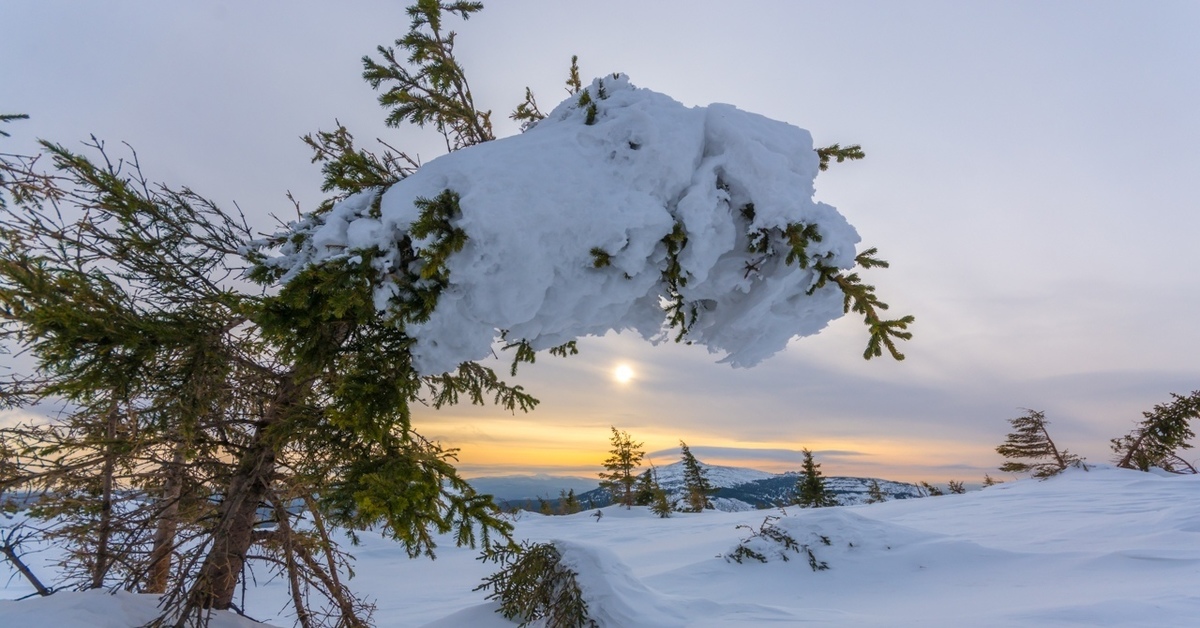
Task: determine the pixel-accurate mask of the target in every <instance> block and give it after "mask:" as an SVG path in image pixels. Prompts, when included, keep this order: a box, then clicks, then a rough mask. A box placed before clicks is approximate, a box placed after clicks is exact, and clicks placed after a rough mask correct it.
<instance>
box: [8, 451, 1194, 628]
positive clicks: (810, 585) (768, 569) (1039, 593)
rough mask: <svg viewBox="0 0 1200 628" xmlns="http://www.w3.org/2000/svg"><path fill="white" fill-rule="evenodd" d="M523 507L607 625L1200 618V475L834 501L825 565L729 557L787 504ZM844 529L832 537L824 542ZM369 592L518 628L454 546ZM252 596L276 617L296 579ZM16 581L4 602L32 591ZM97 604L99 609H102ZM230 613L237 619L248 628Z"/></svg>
mask: <svg viewBox="0 0 1200 628" xmlns="http://www.w3.org/2000/svg"><path fill="white" fill-rule="evenodd" d="M603 512H604V515H603V517H601V518H600V519H597V518H596V517H595V516H593V513H588V512H585V513H580V514H577V515H572V516H566V517H545V516H540V515H534V514H522V515H521V516H520V518H519V519H518V521H517V522H516V531H517V535H518V537H520V538H527V539H531V540H539V541H544V540H552V539H553V540H559V541H562V542H563V543H562V546H561V547H562V548H563V553H564V556H565V557H567V559H568V560H570V561H571V562H572V563H573V564H575V565H578V566H579V571H580V578H579V580H580V582H581V584H582V586H583V588H584V595H585V598H586V599H588V600H589V604H590V608H591V610H592V612H593V614H594V616H595V617H596V618H597V619H598V620H600V621H601V625H603V626H609V627H612V626H629V627H641V626H644V627H655V628H658V627H665V626H767V625H771V626H788V625H801V624H804V625H820V626H1153V625H1167V626H1192V625H1198V622H1200V619H1198V618H1200V477H1197V476H1166V475H1156V474H1150V473H1140V472H1135V471H1126V470H1121V469H1112V468H1099V469H1094V470H1092V471H1091V472H1083V471H1075V470H1072V471H1069V472H1068V473H1066V474H1064V475H1063V476H1060V477H1056V478H1052V479H1050V480H1047V481H1045V482H1036V481H1030V480H1022V481H1018V482H1011V483H1008V484H1002V485H998V486H994V487H991V488H987V489H984V490H982V491H977V492H971V493H967V494H965V495H947V496H943V497H933V498H928V499H915V500H900V501H893V502H887V503H882V504H875V505H869V506H849V507H841V508H827V509H821V510H798V509H789V510H788V511H787V512H786V515H784V516H782V518H781V519H779V520H778V521H777V522H776V525H779V526H781V527H783V528H784V529H785V530H787V531H788V532H789V533H790V534H791V535H792V536H793V537H795V538H796V539H797V540H798V541H800V542H801V543H807V544H809V546H810V547H811V548H812V550H813V552H814V553H815V555H816V557H817V558H818V559H819V560H822V561H825V562H827V563H828V565H829V569H828V570H827V571H820V572H814V571H812V570H811V569H810V568H809V565H808V561H807V558H806V557H804V556H802V555H797V554H792V556H793V557H794V558H793V559H792V560H790V561H787V562H784V561H779V560H776V561H773V562H769V563H766V564H761V563H757V562H752V561H751V562H745V563H743V564H737V563H734V562H729V561H727V560H725V559H724V558H722V555H723V554H725V553H727V552H729V551H730V550H732V549H734V548H735V547H736V546H737V544H738V543H739V541H740V540H741V539H742V538H744V537H745V536H746V535H747V532H746V530H745V529H738V528H737V526H738V525H747V526H750V527H752V528H756V529H757V528H758V527H759V525H760V524H761V523H762V521H763V518H764V517H765V516H767V515H772V514H774V515H779V514H780V513H779V512H778V511H757V512H737V513H725V512H713V511H708V512H704V513H700V514H676V515H674V516H672V517H671V518H669V519H659V518H657V517H655V516H654V515H652V514H650V513H649V512H647V511H646V510H644V509H634V510H632V511H625V510H622V509H620V508H619V507H608V508H606V509H604V511H603ZM822 535H823V536H825V537H827V538H828V539H829V544H828V545H825V544H824V543H823V542H822V540H821V539H820V537H821V536H822ZM355 554H356V555H357V557H358V567H357V573H358V576H357V577H356V578H355V579H354V580H353V581H352V582H353V586H354V588H355V589H356V590H358V591H360V592H363V593H366V594H368V595H370V596H372V597H373V598H375V602H376V604H377V605H378V611H377V612H376V615H375V620H376V623H377V625H379V626H426V625H428V626H436V627H451V626H453V627H471V628H475V627H477V628H489V627H494V628H501V627H503V626H512V624H511V623H509V622H507V621H505V620H504V619H503V618H502V617H500V616H499V615H497V614H495V613H494V612H493V609H494V608H495V606H494V605H493V604H490V603H488V602H487V601H486V600H484V598H483V593H480V592H474V591H472V589H473V588H474V587H475V586H476V585H477V584H478V583H479V580H480V578H482V577H483V576H484V575H486V574H487V573H489V572H490V571H491V570H492V569H493V566H492V565H484V564H482V563H480V562H479V561H477V560H475V555H476V552H473V551H470V550H460V549H455V548H452V547H451V546H450V545H449V544H447V545H445V546H444V547H443V548H442V549H441V551H440V552H439V558H438V560H436V561H433V562H431V561H428V560H409V559H407V558H406V557H405V556H404V552H403V551H402V550H401V549H400V548H398V547H394V546H392V545H390V544H388V543H386V542H384V541H383V540H381V539H374V538H366V537H364V544H363V545H362V546H360V547H358V548H356V551H355ZM263 588H264V589H265V590H264V591H262V592H261V594H255V592H253V591H252V592H250V593H249V594H248V595H247V599H248V601H249V600H250V599H258V601H257V602H255V603H253V604H249V608H248V611H249V613H250V614H251V615H252V616H254V617H256V618H258V619H261V620H264V621H268V622H270V623H271V624H273V625H282V626H287V625H290V624H291V621H290V619H288V618H287V617H286V616H276V615H275V613H276V612H277V611H278V609H279V608H280V607H282V606H283V604H284V601H285V600H284V598H285V591H284V588H283V586H282V585H281V584H279V583H272V584H268V585H265V586H264V587H263ZM27 592H28V590H27V587H26V586H25V583H23V582H22V581H20V580H18V579H13V580H10V581H9V583H8V588H7V589H6V590H5V591H4V597H18V596H20V595H24V594H25V593H27ZM89 612H90V613H91V614H90V615H89V614H87V613H89ZM152 613H153V600H152V599H150V600H139V598H138V597H137V596H129V595H121V596H116V597H111V596H105V595H103V594H97V593H85V594H66V593H60V594H56V595H55V596H53V597H51V598H47V599H37V600H32V599H31V600H26V601H20V602H11V601H9V602H0V626H46V625H50V626H54V627H55V628H76V627H83V626H88V627H92V626H129V625H136V624H137V623H139V622H141V621H144V620H145V618H146V617H148V616H149V615H152ZM235 626H238V624H235V623H229V624H226V625H225V626H223V627H222V628H234V627H235Z"/></svg>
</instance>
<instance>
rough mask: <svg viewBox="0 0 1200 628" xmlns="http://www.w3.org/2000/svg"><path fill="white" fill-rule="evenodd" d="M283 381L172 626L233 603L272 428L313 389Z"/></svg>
mask: <svg viewBox="0 0 1200 628" xmlns="http://www.w3.org/2000/svg"><path fill="white" fill-rule="evenodd" d="M282 379H283V382H282V384H281V385H280V388H279V391H278V392H277V393H276V394H275V398H274V399H273V400H272V402H271V405H270V406H269V408H268V409H267V412H266V414H265V416H264V417H263V419H262V421H260V422H259V424H258V426H257V427H256V428H255V431H254V438H253V439H252V441H251V442H250V445H249V446H248V447H247V449H246V451H245V453H243V454H242V458H241V460H240V461H239V462H238V467H237V470H236V471H235V472H234V474H233V477H232V478H231V480H230V482H229V490H228V491H227V492H226V493H225V501H224V502H222V504H221V508H220V520H219V522H218V523H217V527H216V529H215V530H213V536H212V546H211V547H210V548H209V551H208V555H207V556H205V558H204V563H203V564H202V565H201V566H200V573H199V574H198V576H197V577H196V582H195V583H194V584H193V585H192V589H191V591H189V592H188V598H187V602H186V604H185V606H184V608H183V612H182V613H181V614H180V616H179V618H178V623H176V624H175V625H176V626H177V627H179V628H182V627H184V626H187V625H188V624H187V622H188V620H189V619H190V618H191V617H192V616H193V614H199V613H202V612H203V611H204V610H208V609H218V610H226V609H228V608H229V607H230V606H231V605H232V604H233V596H234V593H235V592H236V591H237V583H238V579H239V577H240V576H241V573H242V566H243V565H245V562H246V554H247V553H248V552H249V550H250V545H251V542H252V541H253V532H254V524H255V521H256V516H257V511H258V507H259V505H261V504H262V503H263V502H264V501H265V498H266V496H267V493H268V490H269V488H270V483H271V478H272V476H273V475H274V473H275V456H276V454H277V453H278V444H279V442H280V439H279V438H278V436H277V434H276V432H277V431H278V430H277V429H273V428H276V426H277V425H279V424H280V423H282V422H284V420H285V419H286V417H287V415H288V414H289V413H290V412H291V411H292V409H293V408H295V406H296V405H298V404H299V403H300V402H301V401H302V400H303V399H304V397H305V396H306V395H307V393H308V391H309V389H310V388H311V387H312V380H307V381H304V382H299V381H297V379H296V376H295V374H294V373H289V374H288V375H287V376H285V377H284V378H282Z"/></svg>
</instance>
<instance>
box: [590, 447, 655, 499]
mask: <svg viewBox="0 0 1200 628" xmlns="http://www.w3.org/2000/svg"><path fill="white" fill-rule="evenodd" d="M611 429H612V437H611V438H610V440H609V443H610V445H611V446H612V449H610V450H609V452H608V453H609V456H608V458H607V459H605V460H604V468H605V469H606V471H605V472H603V473H600V486H601V488H604V489H607V490H608V492H609V493H610V494H611V495H612V497H613V501H614V502H617V503H620V504H623V505H624V506H625V508H627V509H628V508H631V507H632V506H633V505H634V491H633V485H634V484H635V483H637V479H638V476H637V474H635V473H634V469H636V468H638V467H639V466H641V464H642V458H643V457H645V455H646V454H645V452H644V451H642V443H639V442H635V441H634V440H633V437H631V436H630V435H629V433H628V432H626V431H624V430H617V428H616V427H612V428H611Z"/></svg>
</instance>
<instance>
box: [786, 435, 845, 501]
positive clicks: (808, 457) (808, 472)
mask: <svg viewBox="0 0 1200 628" xmlns="http://www.w3.org/2000/svg"><path fill="white" fill-rule="evenodd" d="M796 505H798V506H800V507H801V508H825V507H827V506H837V505H838V500H837V497H836V496H835V495H834V494H833V492H832V491H830V490H829V489H827V488H825V477H824V476H822V475H821V465H820V463H818V462H816V461H814V460H813V455H812V452H811V451H809V450H808V449H807V448H805V449H804V467H803V469H802V470H801V473H800V479H799V480H797V481H796Z"/></svg>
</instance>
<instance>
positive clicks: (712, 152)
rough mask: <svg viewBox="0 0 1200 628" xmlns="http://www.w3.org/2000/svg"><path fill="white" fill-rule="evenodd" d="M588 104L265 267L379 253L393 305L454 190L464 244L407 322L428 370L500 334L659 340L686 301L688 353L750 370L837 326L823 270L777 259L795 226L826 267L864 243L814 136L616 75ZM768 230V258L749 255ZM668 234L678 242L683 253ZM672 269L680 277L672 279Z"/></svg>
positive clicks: (284, 252) (346, 220)
mask: <svg viewBox="0 0 1200 628" xmlns="http://www.w3.org/2000/svg"><path fill="white" fill-rule="evenodd" d="M585 91H586V93H587V95H588V96H587V97H586V98H583V99H582V100H583V102H581V98H580V96H572V97H571V98H569V99H568V100H566V101H564V102H563V103H562V104H560V105H558V107H556V108H555V109H554V110H553V111H552V112H551V113H550V114H549V115H548V116H547V117H546V118H545V119H544V120H542V121H540V122H538V123H537V124H535V125H533V126H532V127H530V128H529V129H528V130H526V131H525V132H524V133H522V134H521V135H518V136H515V137H509V138H505V139H500V140H495V141H492V142H487V143H484V144H479V145H475V146H471V147H468V148H465V149H462V150H459V151H456V152H453V153H450V154H448V155H445V156H443V157H440V158H438V159H435V160H433V161H430V162H428V163H426V164H424V165H423V166H421V167H420V168H419V169H418V170H417V171H416V172H415V173H413V174H412V175H411V176H409V177H407V178H405V179H403V180H401V181H400V182H399V183H397V184H395V185H393V186H391V187H390V188H388V189H387V190H386V191H385V192H383V195H382V198H379V199H377V196H378V194H379V192H378V191H370V192H364V193H360V194H358V195H355V196H351V197H349V198H347V199H345V200H344V201H342V202H340V203H339V204H337V205H336V206H335V207H334V208H333V209H332V210H331V211H329V212H327V213H325V214H322V215H319V216H315V217H310V218H309V219H307V220H306V221H304V222H302V223H300V224H297V225H295V226H294V227H293V228H294V229H295V230H296V231H297V232H298V233H303V234H305V235H306V237H305V238H303V239H302V242H301V243H299V244H288V245H286V246H285V247H283V248H282V249H281V250H280V251H279V253H280V254H281V257H278V258H276V259H274V260H273V262H272V263H274V264H278V265H281V266H283V267H285V268H289V269H290V271H289V272H290V273H291V274H293V275H294V273H296V272H299V271H300V270H302V269H303V268H304V267H305V266H307V265H309V264H315V263H321V262H322V261H327V260H331V259H337V258H344V259H348V260H351V261H357V260H361V259H364V258H363V257H360V256H359V254H361V253H362V252H363V251H364V250H365V251H371V250H374V251H375V254H373V255H371V256H368V257H367V259H370V260H371V262H370V263H372V264H373V265H375V267H376V268H377V270H378V271H379V274H378V277H379V278H380V279H379V281H377V283H376V286H375V301H376V305H377V306H378V307H379V308H380V309H382V310H390V309H393V308H396V307H397V304H399V303H400V302H402V301H403V299H404V298H405V290H406V288H405V286H404V285H403V283H402V282H398V281H394V280H390V279H388V278H389V277H395V276H396V274H395V269H396V266H397V264H400V263H401V262H400V261H399V260H412V254H413V251H417V253H418V254H419V252H420V250H421V249H422V247H423V246H426V247H427V246H430V242H429V238H426V239H424V240H422V239H417V238H413V239H412V240H411V243H410V242H409V241H408V240H406V236H408V235H409V229H410V227H411V226H412V225H413V223H414V222H415V221H416V220H418V218H419V209H418V205H417V201H418V199H433V198H435V197H437V196H438V195H440V194H442V193H443V192H444V191H446V190H451V191H453V192H454V193H456V194H457V195H458V197H459V207H460V209H461V214H460V215H458V216H456V217H455V218H454V219H453V223H454V225H455V227H456V228H458V229H461V230H462V231H463V232H465V234H466V236H467V242H466V244H465V246H464V247H463V248H462V250H460V251H459V252H457V253H454V254H453V255H451V256H450V258H449V261H448V262H447V264H446V268H447V270H448V271H449V275H448V282H447V283H446V285H445V286H444V289H443V290H442V292H441V294H440V296H439V298H438V301H437V305H436V308H435V309H434V310H433V312H432V314H431V315H430V316H429V318H428V320H426V321H422V322H410V323H408V324H407V333H408V334H409V335H411V336H412V337H413V338H415V340H416V343H415V345H414V347H413V349H412V353H413V360H414V365H415V366H416V368H417V369H418V370H419V371H420V372H421V373H424V374H435V373H441V372H444V371H448V370H453V369H454V368H455V367H457V365H458V364H459V363H460V362H463V361H469V360H478V359H482V358H484V357H487V356H489V355H491V350H492V345H493V343H494V342H495V341H496V339H497V338H498V337H499V336H500V335H501V334H502V333H503V334H504V337H505V338H506V339H508V340H510V341H512V340H525V341H527V342H528V343H529V344H530V345H531V346H532V347H533V348H534V349H546V348H550V347H554V346H558V345H561V344H563V343H566V342H568V341H570V340H573V339H576V338H579V337H582V336H587V335H603V334H605V333H607V332H608V331H611V330H618V331H619V330H627V329H628V330H634V331H636V332H637V333H639V334H641V335H642V336H643V337H645V338H647V339H649V340H652V341H655V342H657V341H660V340H662V339H663V338H666V337H669V336H670V335H671V334H670V333H669V332H670V330H668V328H667V327H668V326H667V320H668V318H667V316H666V315H665V312H666V306H667V305H668V304H669V303H670V302H680V299H681V302H682V304H683V305H684V307H683V311H685V312H687V323H688V324H689V325H690V328H689V329H688V330H687V334H686V338H687V340H689V341H691V342H693V343H695V344H699V345H703V346H705V347H706V348H707V349H708V350H709V351H710V352H714V353H718V352H719V353H724V354H725V356H724V358H723V360H722V361H723V362H728V363H731V364H733V365H734V366H751V365H754V364H756V363H758V362H759V361H761V360H763V359H764V358H766V357H769V356H770V355H772V354H774V353H776V352H778V351H780V350H781V349H783V348H784V347H785V345H786V344H787V342H788V340H789V339H791V338H792V337H795V336H806V335H810V334H814V333H816V332H818V331H820V330H821V329H822V328H824V327H825V326H826V325H827V324H828V323H829V321H831V320H833V319H834V318H837V317H838V316H841V315H842V314H843V307H842V293H841V292H840V290H839V289H838V287H837V286H836V285H834V284H833V283H832V282H830V283H829V284H827V285H825V286H823V287H821V288H820V289H817V290H815V291H813V293H812V294H807V293H808V291H809V290H810V289H811V288H812V287H813V286H814V284H815V282H816V280H817V278H818V274H817V272H816V271H815V270H814V267H813V266H814V265H813V264H808V268H802V267H801V264H799V263H795V262H793V263H790V264H789V263H786V261H785V255H786V251H787V250H788V245H787V243H786V240H785V239H784V238H783V236H782V235H781V231H782V230H784V229H786V228H787V227H788V225H789V224H792V225H794V224H801V225H804V226H809V225H815V228H816V232H817V234H818V235H819V241H817V239H814V240H813V241H812V242H811V243H810V244H809V246H808V247H807V248H806V254H807V257H808V258H809V260H820V261H821V263H822V264H824V265H825V266H826V267H836V268H850V267H852V266H853V265H854V255H855V244H856V243H857V242H858V241H859V238H858V234H857V232H856V231H855V230H854V228H853V227H852V226H851V225H850V224H849V223H848V222H847V221H846V220H845V219H844V218H843V217H842V216H841V215H840V214H839V213H837V211H836V210H835V209H834V208H833V207H831V206H829V205H826V204H824V203H818V202H814V201H813V198H812V197H813V191H814V189H813V181H814V179H815V177H816V175H817V172H818V165H819V159H818V156H817V153H816V152H815V151H814V150H813V142H812V137H811V136H810V135H809V133H808V132H807V131H805V130H803V129H800V128H797V127H794V126H791V125H789V124H786V123H783V122H778V121H775V120H770V119H768V118H765V117H762V116H759V115H756V114H753V113H748V112H745V111H741V110H739V109H737V108H735V107H733V106H730V105H723V104H713V105H709V106H707V107H691V108H689V107H685V106H684V105H682V104H680V103H679V102H676V101H675V100H673V99H671V98H670V97H668V96H665V95H663V94H659V93H656V92H653V91H650V90H647V89H641V88H637V87H634V86H633V85H632V84H631V83H630V82H629V80H628V78H627V77H625V76H624V75H611V76H607V77H604V78H601V79H596V80H595V81H593V82H592V84H591V86H589V87H588V88H587V90H585ZM589 99H590V101H591V102H590V103H588V102H587V100H589ZM589 110H590V111H589ZM376 200H378V205H377V207H376V208H375V209H373V207H372V206H373V205H375V201H376ZM763 230H767V231H766V232H768V233H771V234H773V235H772V236H770V238H768V241H769V242H770V246H768V247H766V250H763V247H761V246H760V247H758V249H757V250H754V251H752V250H751V246H750V244H751V237H752V236H755V234H759V233H763ZM672 233H675V234H676V236H677V237H676V238H675V240H674V242H676V243H678V244H682V248H679V247H678V245H676V246H675V251H674V254H672V251H671V250H670V247H669V246H668V243H667V241H666V238H668V236H671V234H672ZM681 234H682V235H685V236H686V243H684V242H683V241H682V240H681V239H680V238H679V237H678V235H681ZM408 247H411V249H409V250H407V251H405V249H406V248H408ZM598 252H599V253H603V255H598ZM601 258H603V260H602V262H601V263H600V264H597V261H598V260H601ZM674 261H677V262H678V267H677V269H676V270H677V271H678V272H677V273H676V275H677V276H678V277H681V278H683V281H677V282H671V281H668V280H667V278H666V276H665V275H664V272H665V271H667V270H668V266H669V265H671V264H673V262H674ZM604 262H607V264H604ZM404 263H405V264H409V265H418V266H419V265H420V264H421V263H422V262H421V261H420V259H417V260H416V261H407V262H404ZM409 270H410V271H413V270H415V269H413V268H410V269H409ZM287 278H288V277H287V276H285V278H284V279H285V281H286V280H287ZM673 290H674V292H673Z"/></svg>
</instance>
